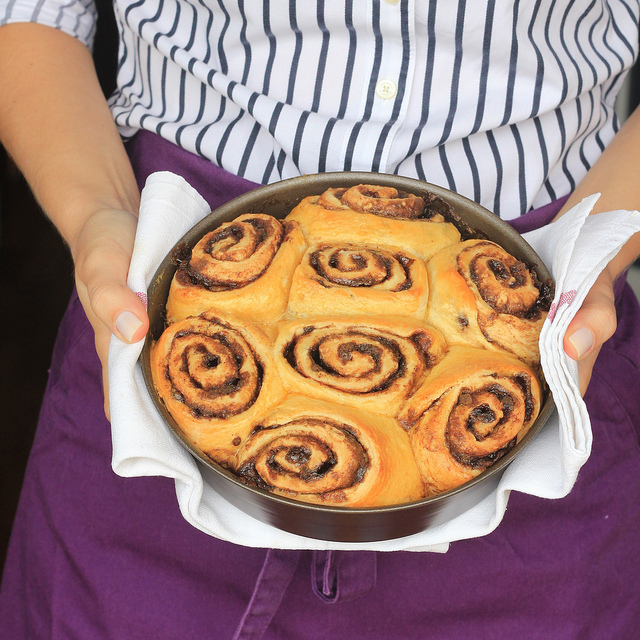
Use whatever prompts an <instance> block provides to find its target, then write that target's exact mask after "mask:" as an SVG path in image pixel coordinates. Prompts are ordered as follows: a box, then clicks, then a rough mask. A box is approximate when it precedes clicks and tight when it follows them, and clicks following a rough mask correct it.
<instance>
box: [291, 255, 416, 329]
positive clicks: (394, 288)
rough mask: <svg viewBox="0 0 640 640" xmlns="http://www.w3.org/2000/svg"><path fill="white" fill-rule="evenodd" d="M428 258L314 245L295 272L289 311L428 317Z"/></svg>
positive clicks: (315, 313)
mask: <svg viewBox="0 0 640 640" xmlns="http://www.w3.org/2000/svg"><path fill="white" fill-rule="evenodd" d="M427 295H428V290H427V271H426V269H425V266H424V262H423V261H422V260H420V259H419V258H417V257H416V256H414V255H413V254H411V253H409V252H408V251H403V250H401V249H398V248H393V247H390V248H387V249H381V248H378V247H373V246H370V245H352V244H333V243H331V244H329V243H326V244H325V243H323V244H319V245H315V246H313V247H310V248H309V249H308V250H307V253H305V255H304V257H303V258H302V262H301V264H300V265H299V266H298V267H297V269H296V270H295V272H294V274H293V281H292V283H291V291H290V294H289V305H288V307H287V315H290V316H294V317H302V316H328V315H365V314H370V315H376V316H377V315H399V316H400V315H402V316H415V317H420V318H422V317H424V313H425V311H426V306H427Z"/></svg>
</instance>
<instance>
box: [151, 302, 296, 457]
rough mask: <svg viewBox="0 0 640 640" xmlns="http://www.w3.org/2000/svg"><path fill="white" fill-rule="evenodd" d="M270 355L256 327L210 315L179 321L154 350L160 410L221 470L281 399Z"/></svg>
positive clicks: (153, 370) (211, 313)
mask: <svg viewBox="0 0 640 640" xmlns="http://www.w3.org/2000/svg"><path fill="white" fill-rule="evenodd" d="M272 349H273V347H272V344H271V342H270V341H269V340H268V338H267V336H266V335H265V334H264V332H263V331H262V330H261V329H260V328H259V327H257V326H256V325H253V324H251V323H249V322H246V321H243V320H240V319H238V318H232V317H230V316H225V315H222V314H220V313H218V312H213V311H208V312H204V313H202V314H201V315H200V316H196V317H189V318H185V319H183V320H179V321H177V322H174V323H173V324H171V325H170V326H169V327H168V328H167V329H165V331H164V332H163V333H162V335H161V336H160V338H159V340H158V341H157V342H156V343H154V344H153V346H152V348H151V373H152V377H153V382H154V385H155V387H156V389H157V392H158V395H159V397H160V398H161V400H162V402H163V404H164V405H165V407H166V408H167V410H168V411H169V413H170V414H171V416H172V417H173V419H174V420H175V422H176V423H177V425H178V426H179V428H180V430H181V431H182V433H183V434H184V436H185V437H186V438H187V440H189V441H190V442H191V443H192V444H193V445H194V446H195V447H196V448H197V449H199V450H201V451H202V452H203V453H204V454H205V455H207V456H208V457H209V458H211V459H212V460H213V461H214V462H217V463H218V464H220V465H222V466H224V467H229V466H230V465H231V461H232V459H233V457H234V455H235V452H236V450H237V448H238V446H239V445H240V443H241V442H243V441H244V439H245V438H246V437H247V435H248V434H249V433H250V432H251V430H252V429H253V427H254V425H255V424H256V421H258V420H260V419H261V418H262V416H263V415H264V414H265V413H266V412H267V410H268V409H269V408H270V407H271V406H272V405H273V404H274V403H277V402H279V401H280V400H281V399H282V397H283V395H284V394H283V388H282V383H281V381H280V380H279V379H278V376H277V372H276V370H275V367H274V364H273V357H272Z"/></svg>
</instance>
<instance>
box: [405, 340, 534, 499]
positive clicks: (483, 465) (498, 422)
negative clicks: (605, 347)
mask: <svg viewBox="0 0 640 640" xmlns="http://www.w3.org/2000/svg"><path fill="white" fill-rule="evenodd" d="M541 402H542V392H541V388H540V383H539V381H538V379H537V377H536V375H535V373H534V372H533V370H532V369H531V368H529V367H528V366H526V365H525V364H524V363H522V362H520V361H519V360H517V359H516V358H514V357H513V356H511V355H509V354H506V353H498V352H495V351H487V350H486V349H476V348H474V347H461V346H455V347H452V348H451V349H450V351H449V352H448V353H447V355H446V356H445V357H444V358H443V359H442V361H441V362H440V363H439V364H437V365H436V366H435V367H434V368H433V369H432V371H431V373H430V374H429V376H428V378H427V379H426V381H425V383H424V384H423V385H422V386H421V387H420V389H419V390H418V391H417V392H416V394H415V395H414V396H413V398H412V399H411V400H410V401H409V403H408V404H407V406H406V407H405V408H404V409H403V410H402V412H401V413H400V415H399V420H400V423H401V424H402V425H403V426H404V427H405V428H406V429H407V430H408V433H409V438H410V440H411V446H412V448H413V452H414V455H415V458H416V460H417V462H418V467H419V468H420V472H421V473H422V477H423V480H424V481H425V485H426V486H427V488H428V491H429V493H430V494H436V493H439V492H442V491H447V490H448V489H452V488H454V487H457V486H459V485H461V484H463V483H464V482H467V481H468V480H471V479H472V478H473V477H475V476H477V475H478V474H480V473H482V471H484V470H486V469H487V468H489V467H490V466H491V465H492V464H494V463H495V462H496V461H497V460H499V459H500V458H501V457H502V456H504V455H505V454H506V453H507V452H509V451H510V450H511V449H512V448H513V447H514V446H515V445H516V444H517V443H518V442H519V441H520V440H521V439H522V438H523V437H524V435H525V434H526V433H527V431H528V430H529V428H530V427H531V425H532V424H533V423H534V421H535V419H536V418H537V416H538V414H539V412H540V405H541Z"/></svg>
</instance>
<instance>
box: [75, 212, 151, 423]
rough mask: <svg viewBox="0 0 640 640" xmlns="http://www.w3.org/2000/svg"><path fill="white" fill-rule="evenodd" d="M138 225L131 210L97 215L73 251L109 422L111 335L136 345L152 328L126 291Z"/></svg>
mask: <svg viewBox="0 0 640 640" xmlns="http://www.w3.org/2000/svg"><path fill="white" fill-rule="evenodd" d="M136 223H137V219H136V217H135V216H134V215H133V214H131V213H129V212H127V211H120V210H113V209H103V210H99V211H97V212H95V213H94V214H93V215H91V216H90V217H89V218H88V219H87V221H86V223H85V224H84V226H83V227H82V230H81V232H80V234H79V235H78V237H77V238H76V241H75V242H74V245H73V246H72V247H71V252H72V255H73V259H74V263H75V278H76V288H77V290H78V296H79V298H80V301H81V302H82V305H83V307H84V310H85V312H86V314H87V317H88V319H89V321H90V322H91V325H92V327H93V330H94V332H95V344H96V351H97V353H98V357H99V358H100V362H101V363H102V383H103V388H104V398H105V400H104V409H105V414H106V416H107V418H109V417H110V413H109V381H108V377H107V371H108V369H107V355H108V351H109V341H110V339H111V335H112V334H115V335H116V337H118V338H120V339H121V340H124V341H125V342H137V341H138V340H141V339H142V338H143V337H144V335H145V334H146V332H147V329H148V326H149V320H148V317H147V312H146V310H145V308H144V305H143V303H142V301H141V300H140V299H139V298H138V297H137V296H136V295H135V294H134V293H133V292H132V291H131V290H130V289H129V288H128V287H127V273H128V271H129V263H130V261H131V254H132V252H133V242H134V238H135V232H136Z"/></svg>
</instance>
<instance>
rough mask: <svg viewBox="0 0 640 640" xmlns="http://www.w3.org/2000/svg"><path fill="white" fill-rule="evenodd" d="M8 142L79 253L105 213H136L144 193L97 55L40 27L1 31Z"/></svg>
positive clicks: (0, 74) (2, 123) (0, 112)
mask: <svg viewBox="0 0 640 640" xmlns="http://www.w3.org/2000/svg"><path fill="white" fill-rule="evenodd" d="M0 86H1V87H2V91H1V92H0V140H1V141H2V144H3V145H4V147H5V149H6V150H7V151H8V153H9V154H10V155H11V156H12V158H13V159H14V161H15V162H16V164H17V165H18V167H19V168H20V170H21V171H22V173H23V175H24V176H25V178H26V180H27V182H28V183H29V184H30V186H31V188H32V190H33V192H34V194H35V196H36V198H37V199H38V201H39V203H40V204H41V206H42V208H43V210H44V211H45V212H46V214H47V215H48V216H49V217H50V218H51V220H52V221H53V223H54V224H55V225H56V227H57V228H58V230H59V231H60V233H61V235H62V236H63V238H64V239H65V240H66V242H67V243H68V244H69V246H70V247H71V250H72V253H73V251H74V246H75V243H76V240H77V238H78V236H79V234H80V231H81V230H82V228H83V226H84V225H85V222H86V220H87V219H88V218H89V217H90V216H91V215H92V214H93V213H94V212H95V211H97V210H100V209H116V210H122V211H127V212H129V213H131V214H134V215H135V214H136V213H137V210H138V199H139V194H138V189H137V185H136V181H135V177H134V175H133V171H132V169H131V165H130V163H129V160H128V157H127V154H126V151H125V149H124V145H123V144H122V141H121V139H120V136H119V134H118V131H117V129H116V127H115V124H114V122H113V119H112V117H111V113H110V111H109V108H108V106H107V103H106V100H105V98H104V95H103V93H102V90H101V88H100V85H99V82H98V79H97V77H96V73H95V69H94V65H93V59H92V56H91V53H90V52H89V50H88V49H87V48H86V47H85V46H84V45H83V44H82V43H80V42H78V41H77V40H76V39H74V38H72V37H71V36H68V35H66V34H64V33H62V32H60V31H57V30H55V29H51V28H49V27H44V26H41V25H37V24H10V25H6V26H4V27H1V28H0Z"/></svg>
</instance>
